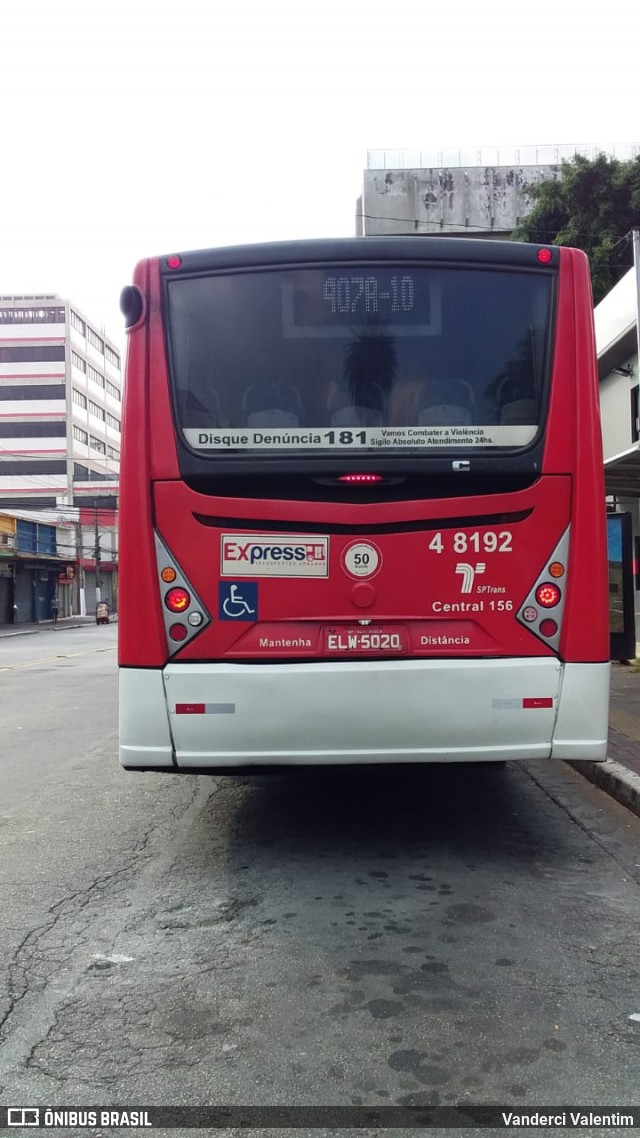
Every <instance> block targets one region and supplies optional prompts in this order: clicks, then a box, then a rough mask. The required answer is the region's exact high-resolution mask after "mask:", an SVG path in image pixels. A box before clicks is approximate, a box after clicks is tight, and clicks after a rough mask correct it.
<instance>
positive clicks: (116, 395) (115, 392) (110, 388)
mask: <svg viewBox="0 0 640 1138" xmlns="http://www.w3.org/2000/svg"><path fill="white" fill-rule="evenodd" d="M107 394H108V395H111V397H112V398H113V399H117V400H118V403H120V401H121V399H122V396H121V395H120V390H119V388H117V387H116V385H115V383H109V380H107Z"/></svg>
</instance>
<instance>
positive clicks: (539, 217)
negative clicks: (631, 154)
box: [514, 154, 640, 304]
mask: <svg viewBox="0 0 640 1138" xmlns="http://www.w3.org/2000/svg"><path fill="white" fill-rule="evenodd" d="M530 196H531V198H532V200H533V209H532V210H531V212H530V213H529V214H528V215H527V217H525V218H524V219H523V221H522V222H521V224H520V225H519V227H518V229H517V230H516V231H515V233H514V237H515V239H516V240H517V241H532V242H535V243H537V244H542V245H545V244H546V245H549V244H552V245H572V246H574V248H576V249H583V250H584V252H585V253H586V254H587V255H588V257H589V261H590V263H591V277H592V281H593V296H594V301H595V303H596V304H597V303H598V301H599V300H602V297H603V296H605V294H606V293H607V292H609V290H610V289H611V288H613V286H614V285H615V284H616V283H617V282H618V281H619V280H620V277H621V276H623V274H624V273H625V272H626V271H627V269H629V268H630V267H631V265H632V264H633V250H632V244H631V240H630V237H629V239H628V240H626V239H625V238H627V236H629V234H630V230H631V229H633V228H634V227H638V226H640V157H638V158H634V159H633V160H631V161H628V162H621V161H619V160H618V159H617V158H609V157H608V156H607V155H606V154H599V155H598V157H597V158H595V159H593V161H590V160H589V159H588V158H582V157H580V156H579V155H578V156H576V157H575V158H573V159H571V161H568V162H567V161H565V162H563V163H562V167H561V171H560V176H559V177H558V178H557V179H553V180H552V181H544V182H539V183H538V184H537V185H535V186H532V187H531V190H530Z"/></svg>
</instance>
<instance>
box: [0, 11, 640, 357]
mask: <svg viewBox="0 0 640 1138" xmlns="http://www.w3.org/2000/svg"><path fill="white" fill-rule="evenodd" d="M639 41H640V4H638V3H637V0H635V2H631V0H627V2H622V0H609V3H608V4H607V5H606V6H605V7H604V8H602V9H596V8H595V7H593V6H592V7H591V8H590V7H589V6H587V5H578V4H577V3H576V2H575V0H574V2H573V3H568V2H567V0H536V3H535V5H530V6H526V5H524V4H519V5H516V4H514V3H513V0H483V2H482V3H481V4H480V3H478V2H477V0H476V2H474V3H470V2H469V0H458V2H457V3H453V2H449V3H447V4H442V3H438V4H434V3H431V4H430V3H428V2H423V3H420V4H418V3H409V2H407V0H394V2H393V3H386V4H384V5H381V4H379V3H377V2H376V0H322V3H320V4H317V5H312V4H309V3H308V2H307V0H297V2H293V0H273V2H269V0H232V2H230V3H219V2H217V0H211V2H208V3H207V2H204V0H172V2H171V3H166V2H165V0H157V2H156V3H151V2H146V0H57V2H56V3H51V2H50V0H47V2H45V0H30V2H29V3H24V4H20V3H12V4H9V3H8V2H7V3H5V5H4V6H3V11H2V20H1V24H0V61H1V64H0V108H1V110H0V114H1V122H2V126H1V128H0V153H1V155H2V165H1V175H0V294H1V295H7V294H20V293H43V292H52V293H58V295H60V296H65V297H68V298H70V299H72V300H74V301H75V303H76V304H77V305H78V306H79V307H80V308H81V309H82V310H83V311H84V312H85V314H86V315H87V316H89V317H90V318H91V319H92V320H94V321H95V322H96V323H98V324H99V325H101V326H103V327H104V328H105V330H106V332H107V334H108V335H109V336H110V337H111V338H112V339H114V340H115V341H116V343H119V344H123V343H124V335H123V329H122V319H121V317H120V314H119V310H118V297H119V294H120V290H121V288H122V287H123V286H124V285H125V284H127V283H128V282H129V281H130V279H131V275H132V272H133V268H134V265H135V264H136V262H137V261H138V260H140V259H142V258H143V257H146V256H152V255H155V254H160V253H169V252H172V251H176V250H177V251H183V250H186V249H193V248H210V247H213V246H216V245H229V244H242V243H245V242H255V241H271V240H281V239H291V238H302V237H329V236H352V235H353V234H354V226H355V220H354V219H355V203H356V198H357V197H358V194H359V193H360V189H361V182H362V171H363V169H364V168H365V166H366V161H367V150H373V149H382V148H394V149H395V148H398V149H401V148H403V147H404V148H407V149H411V148H418V149H420V148H421V149H424V150H428V151H434V150H439V149H457V148H460V149H464V148H473V149H479V148H485V147H496V146H517V145H520V146H526V145H530V144H541V145H542V144H567V143H577V144H585V143H594V144H598V145H599V146H601V147H602V148H603V149H607V148H609V147H613V146H615V145H617V144H625V143H626V144H629V143H639V142H640V121H639V120H638V116H637V105H638V94H637V71H636V68H635V66H634V59H633V51H634V44H637V43H638V42H639Z"/></svg>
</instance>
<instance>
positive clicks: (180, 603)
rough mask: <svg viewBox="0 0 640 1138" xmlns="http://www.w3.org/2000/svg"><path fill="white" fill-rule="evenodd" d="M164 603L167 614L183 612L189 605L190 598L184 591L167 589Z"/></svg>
mask: <svg viewBox="0 0 640 1138" xmlns="http://www.w3.org/2000/svg"><path fill="white" fill-rule="evenodd" d="M164 603H165V605H166V606H167V608H168V609H169V612H184V611H185V609H188V608H189V605H190V604H191V597H190V596H189V593H188V592H187V590H186V589H169V592H168V593H167V594H166V596H165V598H164Z"/></svg>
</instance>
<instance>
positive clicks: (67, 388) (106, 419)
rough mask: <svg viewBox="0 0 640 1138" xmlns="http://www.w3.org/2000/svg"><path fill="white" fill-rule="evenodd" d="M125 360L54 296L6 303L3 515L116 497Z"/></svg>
mask: <svg viewBox="0 0 640 1138" xmlns="http://www.w3.org/2000/svg"><path fill="white" fill-rule="evenodd" d="M121 407H122V375H121V360H120V352H119V350H118V349H117V347H116V345H115V344H113V343H112V342H111V341H110V340H108V339H107V338H106V337H105V335H104V333H103V332H102V331H99V330H98V329H97V328H96V326H95V325H93V324H92V323H91V322H90V321H89V320H87V318H86V317H85V316H83V315H82V314H81V312H80V311H79V309H78V308H77V306H76V305H74V304H72V303H71V302H70V301H68V300H63V299H61V298H60V297H58V296H55V295H48V296H3V297H0V508H2V507H16V508H26V509H39V510H42V509H55V508H57V507H63V506H72V505H73V504H74V503H75V502H78V501H81V500H83V499H87V498H91V497H95V496H98V495H99V496H101V497H102V496H103V495H105V494H107V493H110V494H111V495H112V496H114V495H115V494H116V492H117V483H118V473H119V467H120V437H121V433H120V423H121Z"/></svg>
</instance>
